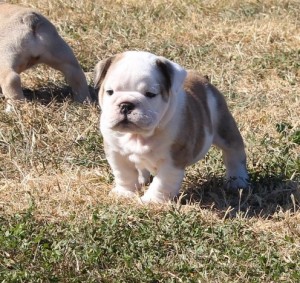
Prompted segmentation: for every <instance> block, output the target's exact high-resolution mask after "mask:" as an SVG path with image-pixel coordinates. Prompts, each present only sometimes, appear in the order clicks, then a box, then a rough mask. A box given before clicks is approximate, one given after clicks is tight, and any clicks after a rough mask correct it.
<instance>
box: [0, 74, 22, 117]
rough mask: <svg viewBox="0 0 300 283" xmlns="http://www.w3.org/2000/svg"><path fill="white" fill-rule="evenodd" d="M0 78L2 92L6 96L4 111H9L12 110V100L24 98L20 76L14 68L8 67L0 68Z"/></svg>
mask: <svg viewBox="0 0 300 283" xmlns="http://www.w3.org/2000/svg"><path fill="white" fill-rule="evenodd" d="M0 79H1V81H0V85H1V89H2V93H3V94H5V96H6V97H7V104H6V105H7V106H6V112H10V111H12V107H13V103H12V102H13V101H18V100H24V99H25V98H24V94H23V91H22V87H21V78H20V75H19V74H18V73H16V72H15V71H14V70H12V69H8V70H1V72H0Z"/></svg>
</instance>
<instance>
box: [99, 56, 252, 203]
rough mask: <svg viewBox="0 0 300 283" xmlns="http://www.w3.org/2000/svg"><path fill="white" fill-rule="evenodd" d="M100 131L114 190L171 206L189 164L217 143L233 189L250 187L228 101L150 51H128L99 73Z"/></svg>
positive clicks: (199, 78)
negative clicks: (146, 188) (150, 179)
mask: <svg viewBox="0 0 300 283" xmlns="http://www.w3.org/2000/svg"><path fill="white" fill-rule="evenodd" d="M95 85H96V87H98V88H99V103H100V106H101V108H102V114H101V121H100V129H101V132H102V135H103V138H104V145H105V152H106V156H107V160H108V162H109V164H110V166H111V168H112V170H113V173H114V176H115V187H114V188H113V190H112V192H113V193H114V194H116V195H118V196H125V197H136V195H137V193H138V192H139V189H140V188H141V186H142V185H143V183H147V181H148V178H149V176H150V174H151V175H153V176H154V178H153V181H152V183H151V184H150V186H149V189H148V190H147V191H146V192H145V194H144V196H143V197H142V198H141V200H142V202H158V203H161V202H165V201H168V200H171V199H172V198H173V197H174V196H176V195H177V194H178V192H179V189H180V186H181V182H182V179H183V177H184V170H185V167H186V166H188V165H191V164H193V163H195V162H197V161H198V160H199V159H201V158H203V157H204V156H205V154H206V153H207V151H208V150H209V148H210V146H211V145H212V144H215V145H216V146H218V147H219V148H221V150H222V151H223V157H224V163H225V166H226V169H227V170H226V178H227V182H228V185H229V186H230V187H232V188H234V189H237V188H246V187H247V186H248V181H247V179H248V173H247V169H246V155H245V150H244V144H243V140H242V137H241V135H240V133H239V130H238V128H237V126H236V123H235V121H234V119H233V117H232V115H231V114H230V112H229V110H228V107H227V105H226V102H225V99H224V97H223V96H222V95H221V93H220V92H219V91H218V90H217V89H216V88H215V87H214V86H213V85H211V84H210V83H209V82H208V81H207V80H206V79H205V78H204V77H202V76H200V75H199V74H198V73H196V72H194V71H188V72H187V71H186V70H185V69H183V68H182V67H181V66H179V65H178V64H176V63H174V62H172V61H170V60H167V59H166V58H164V57H159V56H156V55H154V54H151V53H147V52H137V51H129V52H125V53H122V54H118V55H116V56H114V57H111V58H108V59H106V60H103V61H101V62H99V63H98V64H97V66H96V68H95Z"/></svg>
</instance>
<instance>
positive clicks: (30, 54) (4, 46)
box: [0, 3, 90, 110]
mask: <svg viewBox="0 0 300 283" xmlns="http://www.w3.org/2000/svg"><path fill="white" fill-rule="evenodd" d="M40 63H44V64H47V65H49V66H50V67H52V68H54V69H57V70H59V71H61V72H62V73H63V74H64V76H65V78H66V81H67V82H68V84H70V86H71V87H72V90H73V94H74V99H75V100H76V101H78V102H84V101H85V100H86V101H90V94H89V90H88V86H87V82H86V78H85V75H84V73H83V71H82V69H81V67H80V65H79V63H78V61H77V59H76V58H75V56H74V53H73V51H72V50H71V48H70V47H69V46H68V44H67V43H66V42H65V41H64V40H63V39H62V38H61V37H60V36H59V34H58V33H57V30H56V29H55V27H54V26H53V25H52V24H51V23H50V22H49V21H48V20H47V19H46V18H45V17H44V16H42V15H41V14H40V13H39V12H37V11H36V10H33V9H30V8H24V7H20V6H17V5H11V4H6V3H0V90H1V89H2V93H3V95H4V96H5V97H6V98H7V99H8V109H7V110H9V108H10V107H9V105H10V104H11V103H12V102H13V101H16V100H24V95H23V91H22V88H21V79H20V73H22V72H23V71H25V70H26V69H28V68H30V67H32V66H34V65H36V64H40Z"/></svg>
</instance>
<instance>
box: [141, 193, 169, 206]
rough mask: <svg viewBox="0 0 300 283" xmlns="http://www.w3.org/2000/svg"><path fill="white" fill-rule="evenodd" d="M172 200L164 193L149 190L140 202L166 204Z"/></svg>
mask: <svg viewBox="0 0 300 283" xmlns="http://www.w3.org/2000/svg"><path fill="white" fill-rule="evenodd" d="M170 201H171V199H170V198H169V197H166V196H165V195H164V194H153V193H147V192H146V193H145V194H144V195H143V196H142V197H141V198H140V202H141V203H142V204H150V203H154V204H166V203H168V202H170Z"/></svg>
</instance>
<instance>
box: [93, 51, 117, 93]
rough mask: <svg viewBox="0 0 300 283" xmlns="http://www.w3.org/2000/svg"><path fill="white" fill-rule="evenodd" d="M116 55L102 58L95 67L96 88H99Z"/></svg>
mask: <svg viewBox="0 0 300 283" xmlns="http://www.w3.org/2000/svg"><path fill="white" fill-rule="evenodd" d="M114 58H115V56H112V57H109V58H107V59H104V60H101V61H100V62H98V63H97V65H96V66H95V69H94V88H95V89H99V88H100V87H101V84H102V82H103V80H104V78H105V76H106V74H107V71H108V69H109V67H110V65H111V63H112V61H113V60H114Z"/></svg>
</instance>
